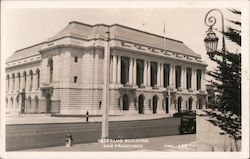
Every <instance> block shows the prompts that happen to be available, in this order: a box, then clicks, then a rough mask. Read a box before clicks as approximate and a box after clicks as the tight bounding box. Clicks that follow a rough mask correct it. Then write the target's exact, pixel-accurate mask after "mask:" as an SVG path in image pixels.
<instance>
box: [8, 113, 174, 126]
mask: <svg viewBox="0 0 250 159" xmlns="http://www.w3.org/2000/svg"><path fill="white" fill-rule="evenodd" d="M166 117H171V115H169V114H137V115H134V114H133V115H126V116H110V117H109V121H130V120H148V119H160V118H166ZM101 121H102V117H89V122H101ZM81 122H86V118H85V117H54V116H53V117H52V116H50V115H49V114H22V115H20V116H19V115H18V114H8V115H6V124H7V125H12V124H42V123H81Z"/></svg>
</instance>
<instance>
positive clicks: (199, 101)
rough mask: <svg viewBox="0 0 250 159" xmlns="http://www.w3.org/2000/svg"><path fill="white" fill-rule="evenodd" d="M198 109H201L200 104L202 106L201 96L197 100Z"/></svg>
mask: <svg viewBox="0 0 250 159" xmlns="http://www.w3.org/2000/svg"><path fill="white" fill-rule="evenodd" d="M198 104H199V105H198V106H199V107H198V109H202V106H203V100H202V98H199V100H198Z"/></svg>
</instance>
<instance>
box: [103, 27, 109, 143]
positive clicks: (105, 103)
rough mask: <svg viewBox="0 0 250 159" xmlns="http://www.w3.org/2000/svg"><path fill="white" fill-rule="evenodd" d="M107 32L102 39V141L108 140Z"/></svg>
mask: <svg viewBox="0 0 250 159" xmlns="http://www.w3.org/2000/svg"><path fill="white" fill-rule="evenodd" d="M109 40H110V37H109V30H108V31H107V32H106V33H105V39H104V59H103V66H104V67H103V73H104V74H103V78H104V84H103V99H102V101H103V102H102V103H103V106H102V136H101V137H102V139H105V138H108V136H109V134H108V132H109V131H108V129H109V61H110V46H109Z"/></svg>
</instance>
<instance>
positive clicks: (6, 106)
mask: <svg viewBox="0 0 250 159" xmlns="http://www.w3.org/2000/svg"><path fill="white" fill-rule="evenodd" d="M5 104H6V105H5V108H6V109H8V104H9V101H8V98H7V97H6V98H5Z"/></svg>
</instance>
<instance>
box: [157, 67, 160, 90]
mask: <svg viewBox="0 0 250 159" xmlns="http://www.w3.org/2000/svg"><path fill="white" fill-rule="evenodd" d="M160 65H161V63H159V62H158V63H157V86H160V85H161V84H160V82H161V66H160Z"/></svg>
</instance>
